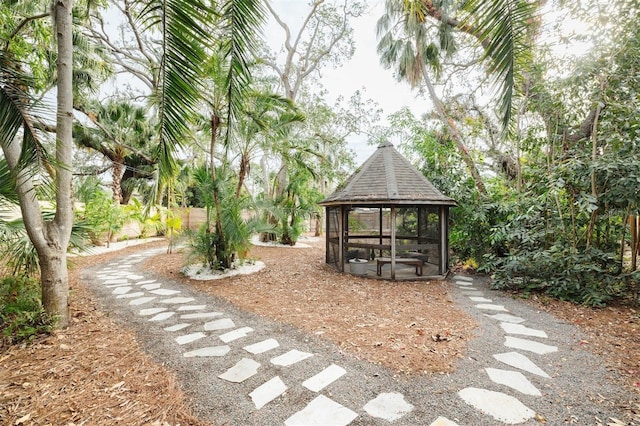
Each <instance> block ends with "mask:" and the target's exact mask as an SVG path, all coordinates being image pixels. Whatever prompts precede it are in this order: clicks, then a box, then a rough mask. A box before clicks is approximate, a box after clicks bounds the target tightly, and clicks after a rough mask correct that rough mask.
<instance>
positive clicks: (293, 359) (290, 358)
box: [271, 349, 313, 367]
mask: <svg viewBox="0 0 640 426" xmlns="http://www.w3.org/2000/svg"><path fill="white" fill-rule="evenodd" d="M312 356H313V354H310V353H308V352H302V351H299V350H297V349H292V350H290V351H289V352H287V353H284V354H282V355H280V356H277V357H275V358H272V359H271V363H272V364H273V365H280V366H282V367H288V366H290V365H293V364H295V363H297V362H300V361H303V360H305V359H307V358H311V357H312Z"/></svg>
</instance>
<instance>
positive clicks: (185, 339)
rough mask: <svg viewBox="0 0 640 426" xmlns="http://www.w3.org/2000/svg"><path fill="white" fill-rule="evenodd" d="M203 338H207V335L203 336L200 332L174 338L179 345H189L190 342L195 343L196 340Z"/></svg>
mask: <svg viewBox="0 0 640 426" xmlns="http://www.w3.org/2000/svg"><path fill="white" fill-rule="evenodd" d="M203 337H207V335H206V334H204V333H201V332H197V333H191V334H185V335H184V336H178V337H176V342H177V343H178V344H179V345H186V344H187V343H191V342H195V341H196V340H200V339H202V338H203Z"/></svg>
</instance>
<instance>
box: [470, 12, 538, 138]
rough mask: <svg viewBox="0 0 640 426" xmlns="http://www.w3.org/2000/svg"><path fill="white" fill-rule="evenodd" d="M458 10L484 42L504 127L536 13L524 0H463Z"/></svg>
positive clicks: (525, 57) (528, 46)
mask: <svg viewBox="0 0 640 426" xmlns="http://www.w3.org/2000/svg"><path fill="white" fill-rule="evenodd" d="M461 10H464V11H465V12H466V13H467V17H466V18H465V23H468V24H470V26H471V27H472V28H474V35H475V36H476V37H477V39H478V40H479V42H481V43H484V45H485V52H486V57H487V58H488V59H489V61H490V67H489V71H490V72H491V74H492V76H493V80H494V82H495V84H496V85H497V91H498V96H499V109H500V115H501V116H502V124H503V128H504V129H508V128H509V125H510V123H511V108H512V104H513V97H514V95H515V87H516V85H517V84H518V83H519V82H521V81H522V75H521V71H520V70H521V67H520V65H522V64H523V63H525V62H527V61H529V59H530V53H531V49H530V34H531V32H530V25H531V22H533V21H534V18H535V13H536V10H537V9H536V5H535V2H530V1H528V0H466V1H465V2H464V3H463V4H462V6H461Z"/></svg>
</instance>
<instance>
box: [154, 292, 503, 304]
mask: <svg viewBox="0 0 640 426" xmlns="http://www.w3.org/2000/svg"><path fill="white" fill-rule="evenodd" d="M152 293H153V292H152ZM469 299H471V301H472V302H478V303H491V302H493V300H491V299H487V298H486V297H476V296H469Z"/></svg>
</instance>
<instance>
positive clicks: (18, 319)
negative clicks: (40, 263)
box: [0, 277, 53, 344]
mask: <svg viewBox="0 0 640 426" xmlns="http://www.w3.org/2000/svg"><path fill="white" fill-rule="evenodd" d="M52 325H53V321H52V319H51V318H49V317H48V316H47V315H46V314H45V312H44V310H43V309H42V304H41V302H40V284H39V282H38V281H36V280H33V279H31V278H26V277H6V278H2V279H0V330H1V331H2V340H3V343H7V344H16V343H18V342H21V341H24V340H32V339H33V338H34V337H35V336H37V335H39V334H43V333H49V332H50V331H51V328H52Z"/></svg>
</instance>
